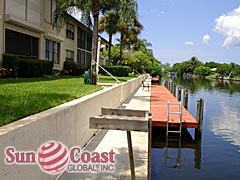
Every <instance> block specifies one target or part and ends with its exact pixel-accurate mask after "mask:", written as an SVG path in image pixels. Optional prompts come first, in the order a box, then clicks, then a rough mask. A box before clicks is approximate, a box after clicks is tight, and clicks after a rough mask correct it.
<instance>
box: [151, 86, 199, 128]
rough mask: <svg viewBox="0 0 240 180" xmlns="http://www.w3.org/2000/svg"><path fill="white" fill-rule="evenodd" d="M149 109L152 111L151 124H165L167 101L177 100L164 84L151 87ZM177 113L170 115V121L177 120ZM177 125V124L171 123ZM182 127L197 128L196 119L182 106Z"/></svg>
mask: <svg viewBox="0 0 240 180" xmlns="http://www.w3.org/2000/svg"><path fill="white" fill-rule="evenodd" d="M150 101H151V102H150V111H151V112H152V126H153V127H154V126H158V127H166V126H167V104H168V101H173V102H177V101H178V100H177V99H176V98H175V97H174V96H173V95H172V94H171V92H170V91H169V90H168V89H167V88H166V87H164V86H155V85H152V87H151V99H150ZM177 119H178V115H176V116H172V117H171V120H172V121H177ZM174 125H177V124H173V126H174ZM182 127H183V128H198V127H199V123H198V121H197V120H196V119H195V118H194V117H193V116H192V115H191V114H190V113H189V112H188V111H187V110H186V108H184V107H183V109H182Z"/></svg>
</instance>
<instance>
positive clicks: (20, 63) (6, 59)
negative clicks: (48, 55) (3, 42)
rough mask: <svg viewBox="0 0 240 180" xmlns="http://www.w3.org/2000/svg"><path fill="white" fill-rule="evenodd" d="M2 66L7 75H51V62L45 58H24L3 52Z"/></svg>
mask: <svg viewBox="0 0 240 180" xmlns="http://www.w3.org/2000/svg"><path fill="white" fill-rule="evenodd" d="M2 57H3V61H2V66H3V68H5V69H6V70H7V72H8V73H7V76H8V77H38V76H43V75H51V74H52V69H53V63H52V62H50V61H46V60H38V59H26V58H21V57H18V56H16V55H12V54H3V55H2Z"/></svg>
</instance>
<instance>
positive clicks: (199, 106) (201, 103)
mask: <svg viewBox="0 0 240 180" xmlns="http://www.w3.org/2000/svg"><path fill="white" fill-rule="evenodd" d="M203 108H204V100H203V99H198V100H197V115H196V119H197V121H198V123H199V128H198V129H199V130H200V132H202V123H203Z"/></svg>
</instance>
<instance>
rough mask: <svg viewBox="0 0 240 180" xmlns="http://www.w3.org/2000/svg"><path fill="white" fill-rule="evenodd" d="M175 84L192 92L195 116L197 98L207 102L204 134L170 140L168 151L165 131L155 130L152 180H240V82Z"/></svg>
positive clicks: (194, 81) (213, 81) (190, 97)
mask: <svg viewBox="0 0 240 180" xmlns="http://www.w3.org/2000/svg"><path fill="white" fill-rule="evenodd" d="M174 82H175V83H176V84H178V85H180V86H182V87H184V88H185V89H188V90H189V106H188V107H189V108H188V109H189V111H190V113H191V114H192V115H193V116H194V117H195V114H196V101H197V99H198V98H203V99H204V101H205V107H204V118H203V132H202V136H201V138H196V139H195V140H194V129H188V130H187V132H185V133H184V135H183V137H182V139H181V141H180V142H179V141H176V142H172V144H171V143H170V142H169V141H168V144H167V148H166V138H164V137H162V136H164V134H165V131H164V129H157V128H154V129H153V147H152V161H151V169H152V170H151V174H152V180H181V179H182V180H193V179H194V180H226V179H228V180H239V179H240V83H233V82H221V81H215V80H197V79H192V80H181V79H175V80H174ZM160 134H162V135H160ZM189 135H190V137H189ZM191 138H192V139H191ZM179 143H180V144H179Z"/></svg>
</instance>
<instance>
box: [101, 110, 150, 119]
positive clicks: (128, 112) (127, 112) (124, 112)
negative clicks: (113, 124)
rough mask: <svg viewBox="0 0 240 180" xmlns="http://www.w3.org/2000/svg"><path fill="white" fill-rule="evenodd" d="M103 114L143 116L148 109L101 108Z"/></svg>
mask: <svg viewBox="0 0 240 180" xmlns="http://www.w3.org/2000/svg"><path fill="white" fill-rule="evenodd" d="M101 112H102V114H103V115H118V116H137V117H145V116H146V113H148V111H145V110H135V109H114V108H102V110H101Z"/></svg>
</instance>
